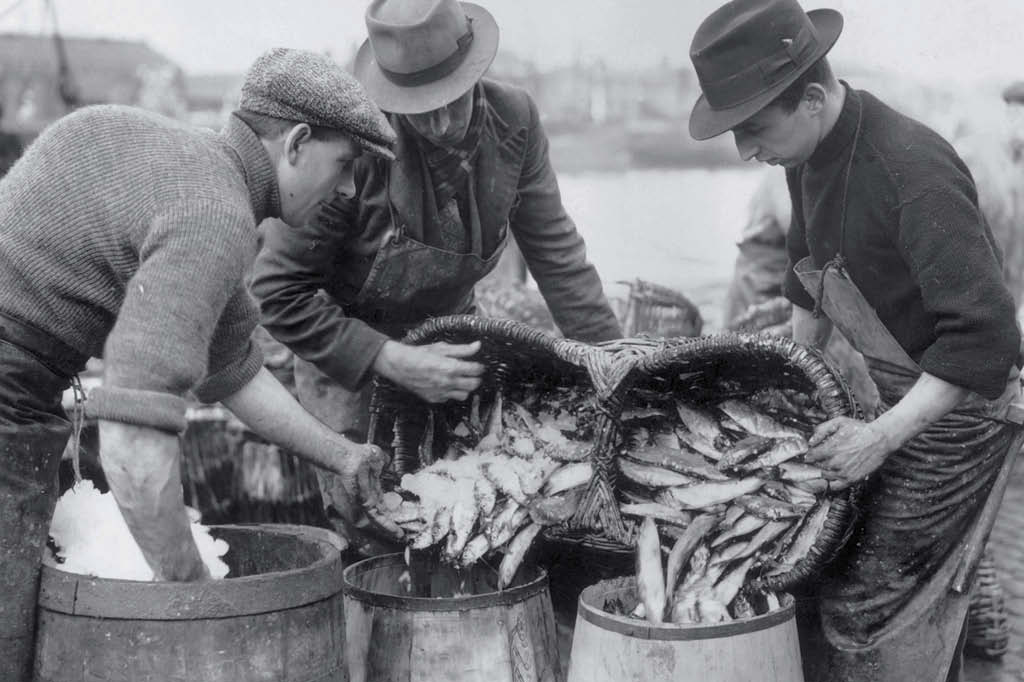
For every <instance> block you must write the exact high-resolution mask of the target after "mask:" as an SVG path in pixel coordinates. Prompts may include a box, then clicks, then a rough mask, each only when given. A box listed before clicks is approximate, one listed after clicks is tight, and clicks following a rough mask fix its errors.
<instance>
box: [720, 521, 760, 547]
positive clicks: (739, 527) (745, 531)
mask: <svg viewBox="0 0 1024 682" xmlns="http://www.w3.org/2000/svg"><path fill="white" fill-rule="evenodd" d="M766 523H768V522H767V521H766V520H765V519H763V518H761V517H759V516H754V515H753V514H744V515H743V517H742V518H741V519H740V520H739V521H737V522H736V523H735V524H733V526H732V527H731V528H729V529H728V530H727V531H725V532H724V533H719V535H718V537H716V538H715V539H714V540H712V542H711V547H712V548H715V547H718V546H719V545H724V544H725V543H727V542H729V541H730V540H735V539H736V538H738V537H742V536H744V535H749V534H750V533H753V532H754V531H757V530H760V529H761V527H762V526H764V525H765V524H766Z"/></svg>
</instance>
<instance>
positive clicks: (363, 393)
mask: <svg viewBox="0 0 1024 682" xmlns="http://www.w3.org/2000/svg"><path fill="white" fill-rule="evenodd" d="M467 185H468V188H469V193H470V196H469V201H468V202H467V203H468V205H469V210H470V211H471V215H470V216H468V217H469V218H470V220H473V221H478V220H479V217H478V215H477V214H476V211H477V209H476V196H475V187H474V185H475V182H473V180H472V178H470V181H469V182H468V183H467ZM389 195H390V179H389ZM389 205H390V206H389V207H390V212H391V224H392V233H391V234H390V235H388V236H386V237H385V238H384V239H383V242H382V244H381V246H380V248H379V249H378V251H377V254H376V256H375V257H374V261H373V265H372V266H371V268H370V273H369V275H368V276H367V278H366V281H365V282H364V283H363V286H362V288H361V289H360V290H359V293H358V295H357V296H356V298H355V301H354V303H353V304H352V305H348V306H345V313H346V314H347V315H349V316H350V317H354V318H356V319H361V320H363V321H364V322H366V323H367V324H369V325H370V326H371V327H373V328H375V329H377V330H378V331H380V332H382V333H384V334H386V335H387V336H389V337H391V338H393V339H401V338H402V337H403V336H404V335H405V333H406V332H408V331H409V330H411V329H413V328H414V327H416V326H418V325H419V324H422V323H423V322H424V321H426V320H427V319H428V318H429V317H433V316H437V315H452V314H462V313H470V312H472V311H473V309H474V305H473V300H474V298H473V290H474V287H475V286H476V284H477V282H479V281H480V280H481V279H483V278H484V277H485V276H486V275H487V274H489V273H490V272H491V271H492V270H493V269H494V268H495V267H497V265H498V261H499V260H500V259H501V254H502V252H503V251H504V249H505V245H506V243H507V242H508V233H509V229H508V225H507V224H506V225H505V226H504V228H503V230H502V232H503V234H502V236H501V240H500V242H499V243H498V245H497V247H496V248H495V249H494V252H493V253H492V254H490V255H489V256H487V257H486V258H485V257H482V256H480V255H477V254H476V253H472V252H470V253H459V252H456V251H449V250H446V249H443V248H438V247H436V246H431V245H429V244H425V243H423V242H421V241H418V240H416V239H413V238H412V237H410V236H409V235H408V234H406V230H405V225H404V223H403V222H402V221H401V220H400V217H399V214H398V212H397V211H396V210H395V208H394V205H393V203H391V202H390V200H389ZM294 371H295V388H296V393H297V394H298V398H299V402H300V403H302V405H303V406H304V407H305V408H306V409H307V410H309V412H310V413H311V414H313V415H314V416H315V417H317V418H318V419H320V420H321V421H322V422H324V423H325V424H327V425H328V426H329V427H331V428H332V429H334V430H335V431H338V432H339V433H343V434H345V435H346V436H348V437H349V438H351V439H352V440H354V441H356V442H360V443H362V442H365V441H366V436H367V429H368V427H369V409H370V398H371V397H372V393H373V382H372V381H368V382H366V384H365V385H364V386H363V387H362V388H360V389H359V390H356V391H349V390H347V389H345V388H344V387H342V386H341V385H340V384H338V383H337V382H336V381H334V380H333V379H331V378H330V377H328V376H327V375H326V374H324V373H323V372H321V371H320V370H319V369H317V368H316V366H315V365H313V364H312V363H309V362H306V361H305V360H302V359H300V358H298V357H296V358H295V369H294ZM317 477H318V479H319V481H320V492H321V495H322V496H323V502H324V507H325V508H326V509H327V510H328V512H330V507H331V506H332V500H333V499H334V494H333V493H332V491H334V490H336V489H337V487H336V486H338V485H340V484H339V483H338V481H337V480H336V478H337V477H336V476H335V475H334V474H331V473H329V472H325V471H323V470H320V469H317ZM331 517H332V518H335V516H334V515H331ZM338 530H339V532H341V533H342V534H343V535H345V536H346V538H347V539H349V540H350V541H353V543H354V544H355V545H356V546H357V547H362V548H363V550H362V551H363V553H364V554H376V553H379V552H380V549H382V548H377V549H370V547H369V545H372V544H373V541H372V539H371V538H369V537H365V538H361V537H359V536H360V535H362V534H356V533H353V532H351V530H352V529H344V528H338ZM361 540H364V541H363V542H361Z"/></svg>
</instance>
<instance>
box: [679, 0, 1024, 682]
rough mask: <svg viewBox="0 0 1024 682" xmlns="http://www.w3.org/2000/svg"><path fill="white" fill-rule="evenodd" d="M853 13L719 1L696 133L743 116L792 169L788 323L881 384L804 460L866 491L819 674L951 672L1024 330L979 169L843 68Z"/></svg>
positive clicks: (1011, 422)
mask: <svg viewBox="0 0 1024 682" xmlns="http://www.w3.org/2000/svg"><path fill="white" fill-rule="evenodd" d="M842 26H843V21H842V17H841V16H840V14H839V13H838V12H836V11H833V10H827V9H820V10H812V11H810V12H804V11H803V9H802V8H801V7H800V5H799V4H797V2H796V0H735V1H734V2H729V3H727V4H725V5H724V6H722V7H721V8H719V9H718V10H716V11H715V12H714V13H712V14H711V15H710V16H709V17H708V18H707V19H705V21H704V22H703V23H702V24H701V26H700V28H699V29H698V30H697V32H696V35H695V36H694V38H693V42H692V44H691V48H690V57H691V59H692V61H693V64H694V67H695V69H696V72H697V76H698V79H699V81H700V85H701V90H702V93H703V94H702V95H701V97H700V99H699V100H698V101H697V103H696V104H695V106H694V108H693V111H692V113H691V115H690V122H689V128H690V133H691V135H692V136H693V137H695V138H697V139H707V138H710V137H714V136H716V135H719V134H722V133H725V132H729V131H731V132H732V134H733V136H734V138H735V142H736V147H737V150H738V151H739V153H740V156H741V157H742V158H743V159H745V160H757V161H760V162H763V163H768V164H772V165H780V166H783V167H784V168H785V169H786V176H787V182H788V186H789V194H790V198H791V201H792V205H793V212H792V213H793V215H792V225H791V227H790V230H789V233H788V235H787V249H788V252H789V265H788V267H787V273H786V279H785V283H784V287H783V289H784V293H785V294H786V296H787V297H788V298H789V299H790V300H791V301H792V302H793V303H794V308H793V334H794V338H795V339H796V340H798V341H801V342H804V343H807V344H810V345H814V346H817V347H818V348H822V347H823V346H824V344H825V342H826V341H827V340H828V338H829V336H830V334H831V331H832V329H833V327H836V328H838V329H839V330H840V331H842V332H843V334H844V335H845V336H846V338H847V339H848V340H849V341H850V342H851V344H852V345H853V346H854V347H855V348H856V349H857V350H858V351H860V352H861V353H862V354H863V355H864V357H865V360H866V362H867V365H868V369H869V372H870V374H871V377H872V379H873V380H874V382H875V384H876V385H877V386H878V390H879V394H880V403H881V404H880V406H879V407H880V410H881V411H882V414H881V415H880V416H879V417H878V418H877V419H875V420H874V421H873V422H871V423H865V422H862V421H858V420H855V419H849V418H839V419H833V420H831V421H828V422H825V423H824V424H821V425H820V426H819V427H818V428H817V429H816V431H815V433H814V434H813V436H812V438H811V439H810V442H811V446H812V447H811V450H810V452H809V453H808V455H807V460H808V461H810V462H814V463H816V464H817V465H819V466H821V467H822V468H823V469H824V471H825V475H826V477H827V478H829V479H830V480H831V481H832V484H833V486H834V487H835V488H845V487H847V486H850V485H861V486H862V491H863V494H862V497H861V504H860V507H861V509H862V514H861V518H860V520H859V522H858V525H857V527H856V528H855V529H854V537H853V538H852V539H851V541H850V542H849V543H848V546H847V548H846V550H845V553H844V554H842V555H841V556H840V557H839V558H838V559H837V561H836V562H835V563H834V564H833V567H832V568H831V569H830V571H829V572H828V575H826V576H824V577H823V578H822V580H821V584H820V586H819V587H820V592H819V595H818V598H817V599H816V606H817V607H818V608H820V626H821V628H822V630H821V631H820V632H818V633H817V634H821V632H823V633H824V636H822V637H814V636H811V635H813V634H815V633H814V630H813V629H812V630H805V634H806V635H808V636H806V637H804V638H803V643H804V644H805V645H806V646H807V647H808V648H805V649H804V659H805V665H806V666H807V667H808V669H809V670H808V675H807V676H808V679H809V680H817V679H828V680H939V679H943V678H945V676H946V675H947V670H948V671H949V676H950V677H949V679H956V677H957V676H958V671H959V657H960V653H959V651H960V648H959V647H958V646H956V642H957V641H958V637H959V636H960V635H961V633H962V624H963V620H964V617H965V615H966V607H967V601H966V600H967V597H966V595H964V594H962V592H963V591H964V588H963V586H962V585H961V584H960V582H959V581H957V580H955V579H954V576H955V575H956V574H957V572H958V571H962V570H963V566H964V565H965V564H962V562H961V557H962V556H964V555H966V552H965V550H964V549H963V548H964V546H965V545H966V540H967V538H968V536H969V533H971V532H972V529H974V524H975V520H976V519H982V518H988V515H986V514H984V513H983V512H984V511H985V510H986V509H988V510H989V511H993V505H996V506H997V505H998V503H999V499H998V495H993V496H990V495H988V492H989V490H991V489H992V486H993V484H994V481H995V480H996V477H997V475H998V474H999V473H1000V470H1001V467H1002V466H1003V465H1004V462H1005V461H1006V459H1007V458H1006V455H1007V453H1008V452H1009V451H1010V448H1013V447H1019V441H1016V440H1015V438H1016V436H1017V433H1018V432H1019V431H1020V427H1019V426H1018V424H1019V423H1020V419H1019V413H1018V407H1017V406H1016V405H1015V402H1016V401H1017V400H1018V398H1019V394H1020V381H1019V376H1018V375H1019V372H1018V365H1019V348H1020V333H1019V331H1018V328H1017V325H1016V322H1015V315H1014V306H1013V300H1012V297H1011V296H1010V293H1009V291H1008V290H1007V288H1006V286H1005V284H1004V283H1003V280H1002V276H1001V270H1000V260H1001V254H1000V252H999V248H998V246H997V245H996V243H995V240H994V239H993V236H992V233H991V231H990V229H989V227H988V225H987V224H986V222H985V219H984V218H983V216H982V214H981V211H980V210H979V208H978V200H977V192H976V189H975V186H974V182H973V180H972V178H971V175H970V173H969V172H968V170H967V167H966V166H965V165H964V163H963V162H962V161H961V160H960V158H959V157H958V156H957V155H956V153H955V152H954V151H953V149H952V147H951V146H950V145H949V144H948V143H947V142H946V141H945V140H943V139H942V138H941V137H940V136H939V135H937V134H936V133H935V132H933V131H932V130H930V129H928V128H927V127H925V126H924V125H922V124H921V123H918V122H917V121H914V120H912V119H910V118H909V117H906V116H904V115H902V114H900V113H899V112H897V111H895V110H893V109H891V108H890V107H888V106H886V105H885V104H884V103H882V102H881V101H879V100H878V99H877V98H875V97H874V96H872V95H871V94H870V93H868V92H865V91H862V90H855V89H853V88H851V87H850V86H849V85H847V84H846V83H845V82H841V81H838V80H837V79H836V78H835V77H834V76H833V75H832V72H831V68H830V66H829V63H828V61H827V60H826V57H825V55H826V53H827V52H828V51H829V50H830V49H831V47H832V45H833V44H834V43H835V41H836V40H837V39H838V37H839V34H840V32H841V30H842ZM982 530H984V528H982ZM957 590H959V592H958V591H957ZM812 644H818V645H820V646H821V648H811V645H812Z"/></svg>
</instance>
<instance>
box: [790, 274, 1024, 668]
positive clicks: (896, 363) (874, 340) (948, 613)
mask: <svg viewBox="0 0 1024 682" xmlns="http://www.w3.org/2000/svg"><path fill="white" fill-rule="evenodd" d="M794 269H795V272H796V274H797V277H798V278H799V279H800V282H801V284H803V286H804V288H805V289H807V291H808V293H810V294H811V296H812V297H814V299H815V301H819V302H820V306H821V310H822V312H823V313H824V314H825V315H827V317H828V318H829V319H830V320H831V322H832V324H833V325H834V326H835V327H836V328H837V329H839V331H841V332H842V333H843V334H844V335H845V336H846V338H847V339H848V340H849V341H850V343H851V345H853V347H854V348H856V349H857V350H858V351H859V352H860V353H862V354H863V356H864V358H865V361H866V363H867V366H868V370H869V373H870V375H871V378H872V379H873V380H874V381H875V383H876V384H877V385H878V389H879V393H880V395H881V396H882V398H883V402H884V403H887V404H889V405H892V404H894V403H895V402H897V401H898V400H899V399H900V398H901V397H902V396H903V395H905V394H906V393H907V391H909V390H910V388H911V387H912V386H913V385H914V383H915V382H916V381H917V379H918V378H919V377H920V376H921V374H922V369H921V367H920V366H919V365H918V364H917V363H916V362H915V361H914V360H913V359H912V358H911V357H910V356H909V355H908V354H907V353H906V351H904V349H903V348H902V346H900V344H899V342H898V341H896V339H895V338H894V337H893V335H892V334H891V333H890V332H889V330H888V329H887V328H886V327H885V325H884V324H883V323H882V321H881V320H880V319H879V317H878V315H877V313H876V312H875V310H874V309H873V308H872V306H871V304H870V303H869V302H868V301H867V299H865V297H864V296H863V294H862V293H861V291H860V290H859V288H858V287H857V285H856V284H855V283H854V282H853V281H852V280H851V279H850V277H849V276H848V274H847V273H846V272H845V270H844V269H843V268H842V265H841V264H839V263H837V262H836V261H833V262H832V263H830V265H829V266H827V267H826V268H825V270H824V272H823V271H822V270H818V269H815V268H814V265H813V264H812V262H811V259H810V258H804V259H803V260H801V261H800V262H799V263H797V264H796V266H795V268H794ZM1019 398H1020V379H1019V375H1018V371H1017V368H1016V367H1014V368H1013V369H1012V371H1011V373H1010V376H1009V377H1008V379H1007V384H1006V390H1005V391H1004V393H1003V395H1002V396H1000V397H999V398H998V399H996V400H986V399H985V398H983V397H982V396H980V395H977V394H975V393H972V394H969V395H968V396H967V397H966V398H965V399H964V401H963V402H962V403H961V404H960V405H959V406H958V407H957V408H955V409H954V410H953V413H956V414H960V415H965V416H968V417H973V418H980V419H983V420H993V421H997V422H1007V423H1009V422H1008V419H1009V418H1010V417H1009V414H1011V413H1012V412H1013V409H1014V408H1013V406H1014V405H1015V404H1016V403H1018V402H1019ZM1014 421H1015V419H1014ZM1014 430H1015V429H1014ZM926 433H927V430H926ZM911 442H913V440H912V441H911ZM997 464H998V462H997ZM865 502H867V503H868V504H870V500H866V501H865ZM1000 502H1001V495H990V496H988V499H987V501H986V502H985V503H984V504H985V505H986V506H991V505H995V506H996V507H998V505H999V503H1000ZM983 512H984V508H983V509H982V511H979V512H978V515H977V517H976V518H982V517H983V516H984V513H983ZM992 516H993V517H994V514H993V515H992ZM968 535H969V534H968V533H965V534H964V538H963V539H964V540H966V538H967V536H968ZM851 544H854V543H853V540H851ZM960 544H961V547H962V545H963V543H962V542H961V543H960ZM959 549H960V547H958V550H959ZM958 550H957V551H952V552H950V553H949V555H948V558H947V559H946V560H945V561H944V562H943V563H942V564H941V566H940V567H939V568H938V570H937V571H935V572H934V573H933V574H932V576H931V577H930V578H929V579H928V581H927V582H926V583H924V584H919V585H917V589H916V590H915V593H914V595H913V596H912V597H911V598H910V599H909V601H908V602H907V603H905V604H904V605H903V606H902V607H901V608H900V609H899V610H898V611H897V612H896V614H895V615H894V616H893V617H891V618H889V619H888V621H887V622H886V623H885V625H884V626H883V627H881V628H880V629H878V630H877V631H875V632H874V633H873V636H872V637H871V641H870V642H869V643H865V642H863V641H854V640H852V639H850V638H849V637H845V636H844V635H843V634H841V633H839V632H837V631H836V629H835V628H831V627H829V623H828V619H827V618H826V619H824V620H825V622H824V634H825V635H826V636H825V637H824V638H823V640H827V641H821V642H817V644H818V645H819V646H820V645H822V644H823V645H824V646H825V647H826V648H827V649H828V651H827V652H820V655H819V656H818V657H820V658H823V659H824V660H825V661H827V663H826V664H825V665H826V668H827V669H828V671H827V672H826V673H825V674H826V677H825V678H824V679H843V680H847V679H849V680H878V681H886V680H892V681H893V682H897V681H900V682H902V681H905V680H911V679H913V680H928V681H929V682H932V681H941V680H945V679H947V674H948V673H947V671H949V670H950V666H951V665H954V666H958V665H959V660H956V661H954V660H953V659H954V654H955V649H956V646H955V645H956V643H957V641H958V638H959V637H960V636H961V634H962V628H963V624H964V620H965V617H966V613H967V607H968V595H967V594H960V593H957V592H954V591H952V589H951V586H952V581H953V578H954V575H955V574H956V572H957V569H958V568H959V565H960V559H961V557H962V556H963V552H962V551H958ZM854 551H856V550H854ZM839 570H840V571H842V568H841V567H840V568H839ZM840 579H841V578H840ZM805 657H806V656H805Z"/></svg>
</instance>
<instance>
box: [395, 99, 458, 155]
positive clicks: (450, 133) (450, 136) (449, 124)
mask: <svg viewBox="0 0 1024 682" xmlns="http://www.w3.org/2000/svg"><path fill="white" fill-rule="evenodd" d="M405 119H406V120H407V121H408V122H409V125H411V126H412V128H413V130H415V131H416V132H417V133H419V134H420V135H421V136H423V137H425V138H426V139H427V140H429V141H430V142H432V143H434V144H436V145H438V146H441V147H445V146H452V145H456V144H458V143H459V142H461V141H462V139H463V138H464V137H466V132H467V131H468V130H469V124H470V121H472V119H473V89H472V88H470V89H469V90H468V91H466V92H465V93H464V94H463V95H462V96H461V97H459V98H458V99H457V100H455V101H454V102H449V103H448V104H446V105H444V106H443V107H441V108H439V109H434V110H433V111H427V112H425V113H422V114H405Z"/></svg>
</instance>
